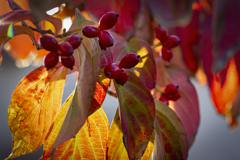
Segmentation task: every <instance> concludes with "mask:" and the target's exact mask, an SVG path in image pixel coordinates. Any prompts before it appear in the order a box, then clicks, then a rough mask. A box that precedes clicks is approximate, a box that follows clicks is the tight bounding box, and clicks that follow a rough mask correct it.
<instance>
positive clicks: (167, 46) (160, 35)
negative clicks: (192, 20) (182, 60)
mask: <svg viewBox="0 0 240 160" xmlns="http://www.w3.org/2000/svg"><path fill="white" fill-rule="evenodd" d="M154 31H155V34H156V37H157V39H158V40H160V41H161V43H162V46H163V47H162V58H163V60H165V61H170V60H171V59H172V57H173V54H172V50H171V49H172V48H174V47H177V46H178V45H179V43H181V40H180V39H179V37H178V36H175V35H170V36H168V35H167V31H166V29H165V28H164V27H162V26H158V27H156V28H155V29H154Z"/></svg>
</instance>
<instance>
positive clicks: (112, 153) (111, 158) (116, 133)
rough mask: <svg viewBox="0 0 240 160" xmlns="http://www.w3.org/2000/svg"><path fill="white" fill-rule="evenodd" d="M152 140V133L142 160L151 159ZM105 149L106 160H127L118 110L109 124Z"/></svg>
mask: <svg viewBox="0 0 240 160" xmlns="http://www.w3.org/2000/svg"><path fill="white" fill-rule="evenodd" d="M153 140H154V132H153V134H152V137H151V139H150V141H149V143H148V146H147V149H146V150H145V152H144V154H143V156H142V158H141V159H142V160H149V159H150V158H151V156H152V152H153ZM107 148H108V151H107V155H108V156H107V159H108V160H120V159H124V160H128V154H127V150H126V148H125V146H124V144H123V133H122V127H121V122H120V117H119V111H118V109H117V111H116V114H115V116H114V119H113V121H112V124H111V128H110V133H109V138H108V144H107Z"/></svg>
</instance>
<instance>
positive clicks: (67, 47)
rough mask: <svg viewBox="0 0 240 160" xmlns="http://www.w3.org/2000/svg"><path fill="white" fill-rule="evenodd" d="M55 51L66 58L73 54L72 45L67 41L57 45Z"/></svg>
mask: <svg viewBox="0 0 240 160" xmlns="http://www.w3.org/2000/svg"><path fill="white" fill-rule="evenodd" d="M57 53H58V54H59V55H60V56H61V57H65V58H67V57H68V56H71V55H72V54H73V47H72V45H71V44H70V43H69V42H62V43H60V44H59V45H58V49H57Z"/></svg>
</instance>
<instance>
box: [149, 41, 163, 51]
mask: <svg viewBox="0 0 240 160" xmlns="http://www.w3.org/2000/svg"><path fill="white" fill-rule="evenodd" d="M161 45H162V43H161V42H159V43H157V44H154V45H152V46H151V48H152V49H154V48H156V47H158V46H161Z"/></svg>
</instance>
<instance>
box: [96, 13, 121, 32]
mask: <svg viewBox="0 0 240 160" xmlns="http://www.w3.org/2000/svg"><path fill="white" fill-rule="evenodd" d="M118 17H119V14H117V13H115V12H108V13H106V14H104V15H103V16H102V17H101V18H100V20H99V28H100V29H101V30H108V29H111V28H112V27H113V26H114V25H115V24H116V23H117V21H118Z"/></svg>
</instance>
